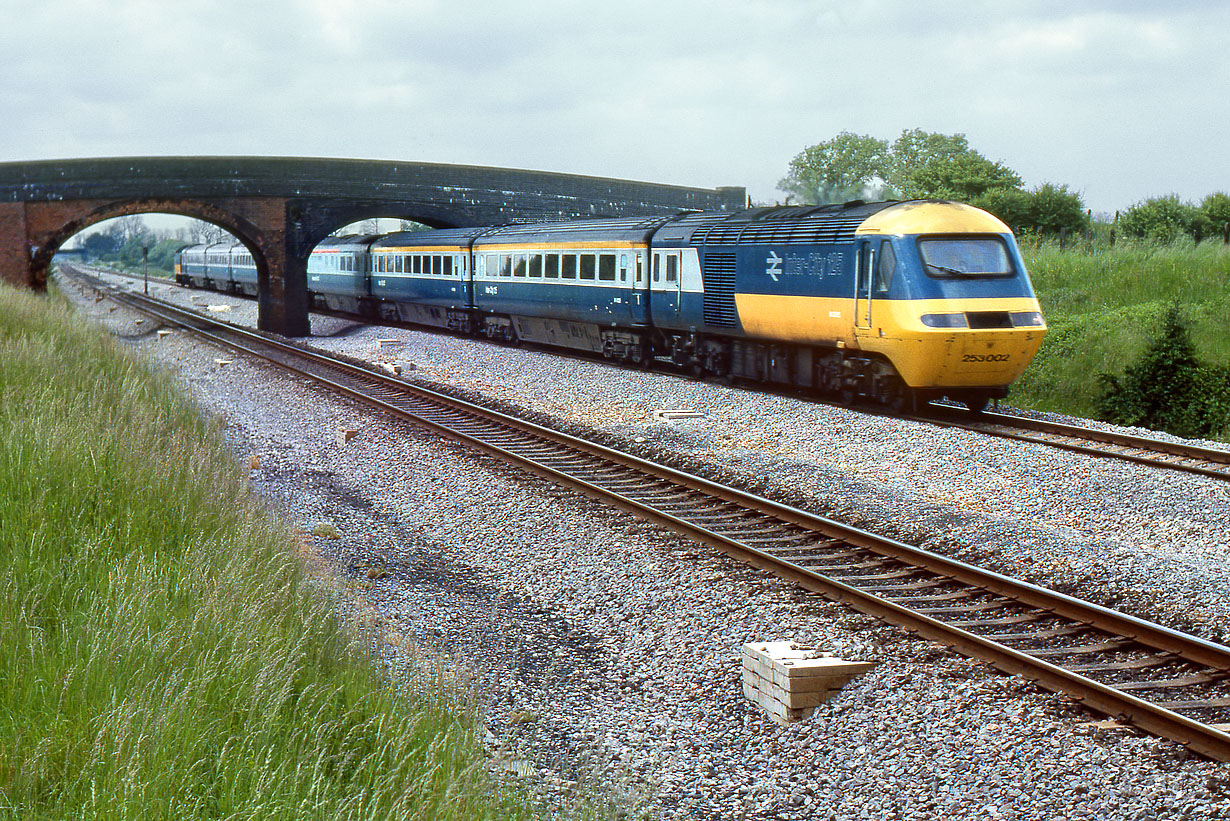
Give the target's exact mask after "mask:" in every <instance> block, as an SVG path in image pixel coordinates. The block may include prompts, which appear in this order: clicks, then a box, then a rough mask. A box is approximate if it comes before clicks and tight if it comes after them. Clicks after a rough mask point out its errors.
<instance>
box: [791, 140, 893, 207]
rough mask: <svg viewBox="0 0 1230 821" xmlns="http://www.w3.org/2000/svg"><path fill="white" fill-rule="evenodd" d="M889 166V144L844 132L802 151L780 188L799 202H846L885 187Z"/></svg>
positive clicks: (792, 162) (793, 161)
mask: <svg viewBox="0 0 1230 821" xmlns="http://www.w3.org/2000/svg"><path fill="white" fill-rule="evenodd" d="M888 167H889V156H888V143H887V142H885V141H884V140H877V139H876V138H875V137H870V136H867V135H865V134H853V133H851V132H849V131H843V132H841V133H840V134H838V135H837V136H836V137H834V138H833V139H831V140H827V141H826V142H822V143H817V144H816V145H813V146H810V147H808V148H805V149H803V151H801V152H800V153H799V154H798V155H797V156H796V157H795V158H794V159H793V160H791V161H790V170H789V173H788V174H787V175H786V177H785V178H783V179H782V180H781V181H780V182H779V183H778V184H777V187H778V188H779V189H780V190H782V191H786V192H788V193H789V194H790V196H792V197H794V198H795V199H796V200H797V201H799V202H805V203H822V202H843V201H846V200H852V199H858V198H860V197H862V196H863V194H864V192H866V191H867V190H868V189H874V188H877V187H879V188H882V187H883V186H884V183H885V180H886V174H887V169H888Z"/></svg>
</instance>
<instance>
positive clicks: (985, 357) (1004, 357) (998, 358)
mask: <svg viewBox="0 0 1230 821" xmlns="http://www.w3.org/2000/svg"><path fill="white" fill-rule="evenodd" d="M1008 358H1009V357H1008V354H1006V353H988V354H981V353H967V354H966V355H965V356H964V357H962V359H961V361H962V362H1007V361H1008Z"/></svg>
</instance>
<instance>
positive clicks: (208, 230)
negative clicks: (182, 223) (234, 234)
mask: <svg viewBox="0 0 1230 821" xmlns="http://www.w3.org/2000/svg"><path fill="white" fill-rule="evenodd" d="M230 236H231V235H230V233H229V232H228V231H226V230H225V229H223V228H219V227H218V226H217V225H214V224H213V223H212V222H205V221H204V220H198V219H194V220H192V221H190V222H189V223H188V227H187V239H188V240H190V241H191V242H192V243H193V244H196V245H213V244H214V243H216V242H222V241H224V240H225V239H227V238H228V237H230Z"/></svg>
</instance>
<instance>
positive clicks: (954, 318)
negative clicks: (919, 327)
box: [922, 314, 969, 328]
mask: <svg viewBox="0 0 1230 821" xmlns="http://www.w3.org/2000/svg"><path fill="white" fill-rule="evenodd" d="M922 324H924V325H926V326H927V327H928V328H968V327H969V323H968V322H966V321H965V314H923V315H922Z"/></svg>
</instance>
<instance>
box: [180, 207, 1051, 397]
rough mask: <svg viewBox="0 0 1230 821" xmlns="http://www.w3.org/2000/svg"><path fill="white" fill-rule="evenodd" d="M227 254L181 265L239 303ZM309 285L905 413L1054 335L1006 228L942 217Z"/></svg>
mask: <svg viewBox="0 0 1230 821" xmlns="http://www.w3.org/2000/svg"><path fill="white" fill-rule="evenodd" d="M189 251H192V254H189ZM219 253H220V252H219V250H218V249H217V247H216V246H211V247H210V248H206V249H203V250H198V249H185V250H184V252H183V259H184V263H183V265H184V274H183V276H184V278H185V279H187V280H188V281H189V282H191V283H192V284H194V285H200V284H202V282H201V280H202V279H204V280H205V282H206V283H208V286H207V287H220V286H219V283H227V284H224V285H221V287H224V288H231V289H236V286H235V285H234V283H235V282H236V281H237V279H236V276H235V275H234V274H230V275H229V279H228V278H226V277H222V276H221V274H220V273H219V272H218V269H217V268H216V266H213V265H212V264H211V263H210V262H209V260H210V259H212V257H211V254H219ZM230 253H232V254H234V253H244V254H246V251H243V250H242V246H237V247H236V248H233V249H230ZM197 254H203V255H204V256H205V258H206V263H205V266H204V268H203V273H197V268H198V266H197V263H196V262H195V259H196V255H197ZM232 270H237V269H234V268H233V266H232ZM308 280H309V281H308V288H309V293H310V295H311V298H312V300H313V303H314V304H317V305H324V306H327V307H330V308H333V309H337V310H345V311H352V312H356V313H361V314H365V315H377V314H378V315H381V316H385V317H388V318H394V317H396V318H400V319H402V320H405V321H409V322H415V323H419V324H423V325H429V326H434V327H439V328H448V329H450V330H453V331H456V332H458V333H463V334H483V335H486V336H488V337H491V338H495V339H502V340H505V341H510V342H517V341H527V342H535V343H541V344H545V345H555V346H560V347H568V348H574V349H580V350H585V351H591V352H595V353H601V354H602V355H603V356H605V357H608V358H612V359H618V360H622V361H626V362H634V363H648V362H650V361H651V360H653V359H659V360H664V361H670V362H672V363H674V364H675V365H677V366H680V367H683V368H685V369H689V370H690V371H691V372H693V373H695V374H697V375H702V374H715V375H721V376H728V377H731V378H737V379H741V380H748V381H754V382H764V383H776V384H783V385H793V386H796V387H799V388H803V389H808V390H814V391H817V392H822V393H828V394H831V395H834V396H837V397H839V398H841V399H842V400H844V401H854V400H856V399H857V398H860V397H861V398H864V399H868V400H871V401H875V402H879V403H882V404H885V405H888V406H890V407H893V408H896V409H904V408H909V407H912V406H913V405H915V404H916V403H917V402H920V401H926V400H930V399H935V398H939V397H948V398H950V399H953V400H956V401H960V402H964V403H965V404H967V405H968V406H969V407H971V408H973V409H975V410H977V409H981V408H982V407H984V406H985V405H986V403H987V402H988V401H989V400H990V399H992V398H997V397H1002V396H1006V395H1007V392H1008V386H1009V385H1011V383H1012V382H1014V381H1015V380H1016V379H1017V378H1018V377H1019V376H1020V375H1021V373H1022V372H1023V371H1024V369H1025V367H1026V366H1027V365H1028V364H1029V362H1030V360H1031V359H1032V358H1033V356H1034V353H1035V352H1036V351H1037V349H1038V346H1039V344H1041V341H1042V337H1043V335H1044V334H1045V332H1046V326H1045V323H1044V321H1043V319H1042V314H1041V312H1040V311H1039V307H1038V302H1037V299H1036V298H1035V296H1034V293H1033V289H1032V286H1031V285H1030V282H1029V277H1028V274H1027V272H1026V270H1025V266H1024V263H1023V262H1022V261H1021V257H1020V253H1019V251H1018V249H1017V246H1016V243H1015V241H1014V240H1013V237H1012V233H1011V231H1010V230H1009V229H1008V227H1007V226H1006V225H1004V223H1003V222H1001V221H1000V220H999V219H997V218H996V217H994V216H992V215H990V214H988V213H986V212H985V211H981V210H979V209H977V208H973V207H971V206H968V205H963V204H961V203H956V202H949V201H935V200H920V201H908V202H880V203H864V202H859V201H856V202H852V203H846V204H844V205H825V206H811V207H809V206H796V207H776V208H761V209H752V210H748V211H743V212H736V213H729V212H720V213H693V214H685V215H680V216H675V217H653V218H646V219H631V218H625V219H607V220H589V221H578V222H561V223H547V224H537V225H511V226H504V227H496V228H474V229H447V230H441V231H423V232H403V233H395V234H389V235H385V236H383V237H353V236H352V237H341V238H330V239H328V240H326V241H325V242H323V243H321V245H320V246H319V247H318V248H317V249H316V251H315V252H313V254H312V255H311V258H310V260H309V263H308Z"/></svg>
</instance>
